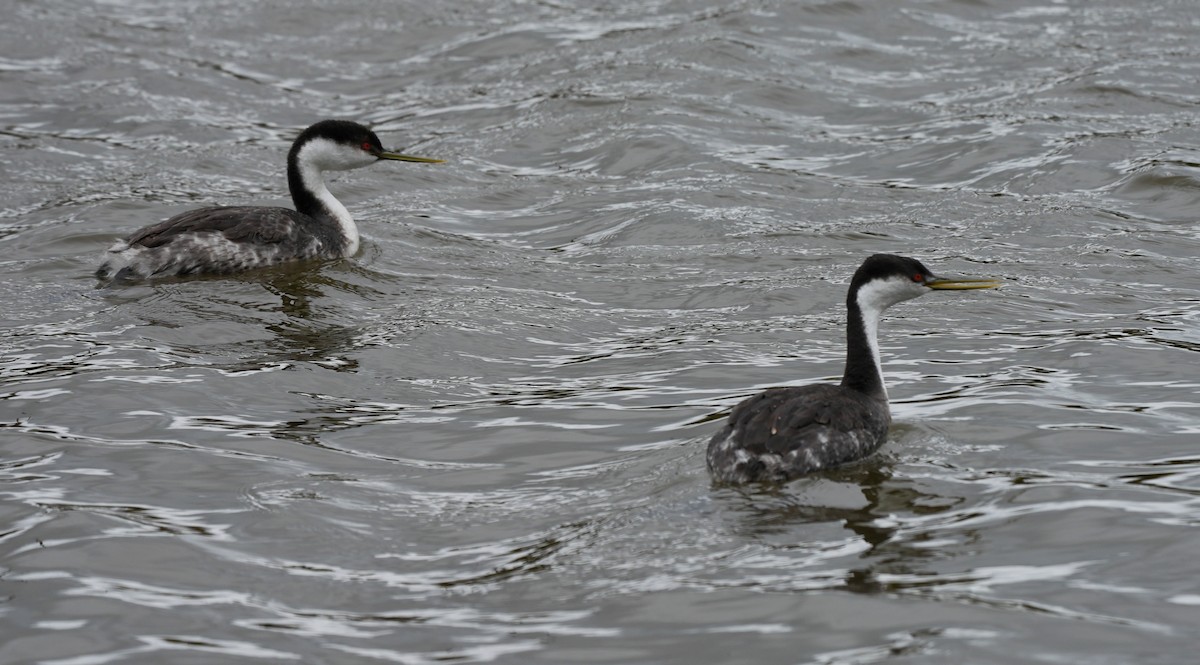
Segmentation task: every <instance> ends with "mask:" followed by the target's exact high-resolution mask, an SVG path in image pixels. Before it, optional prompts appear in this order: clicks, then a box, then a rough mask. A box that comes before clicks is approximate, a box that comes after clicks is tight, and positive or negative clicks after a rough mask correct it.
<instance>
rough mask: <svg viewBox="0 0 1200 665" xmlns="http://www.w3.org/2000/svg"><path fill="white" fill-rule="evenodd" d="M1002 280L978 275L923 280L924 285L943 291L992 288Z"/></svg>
mask: <svg viewBox="0 0 1200 665" xmlns="http://www.w3.org/2000/svg"><path fill="white" fill-rule="evenodd" d="M1001 283H1002V282H1001V281H1000V280H998V279H989V278H978V277H934V276H932V275H930V276H929V278H928V279H926V280H925V286H928V287H929V288H931V289H938V290H943V291H965V290H967V289H994V288H997V287H999V286H1000V284H1001Z"/></svg>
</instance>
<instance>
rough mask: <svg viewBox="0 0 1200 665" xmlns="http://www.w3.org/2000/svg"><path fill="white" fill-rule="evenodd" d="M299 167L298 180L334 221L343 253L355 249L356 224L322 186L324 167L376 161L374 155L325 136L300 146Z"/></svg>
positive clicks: (341, 168) (348, 166) (349, 166)
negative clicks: (340, 237) (335, 141)
mask: <svg viewBox="0 0 1200 665" xmlns="http://www.w3.org/2000/svg"><path fill="white" fill-rule="evenodd" d="M296 160H297V163H298V165H299V167H300V180H301V182H303V184H304V188H305V189H307V190H308V191H309V192H311V193H312V195H313V196H314V197H316V199H317V200H318V201H320V202H321V205H322V206H323V207H324V208H325V210H326V212H328V213H329V216H330V217H332V218H333V220H334V221H335V222H337V225H338V229H339V230H340V231H341V233H342V236H343V237H345V239H346V250H345V254H346V256H352V255H354V254H356V253H358V247H359V240H360V239H359V235H358V225H356V224H355V223H354V218H353V217H351V216H350V211H349V210H347V209H346V206H344V205H342V202H341V201H338V200H337V198H336V197H334V195H333V194H332V193H330V191H329V188H328V187H326V186H325V178H324V175H323V174H324V172H325V171H344V170H347V169H356V168H359V167H361V166H367V165H369V164H373V163H375V161H376V159H375V157H374V156H373V155H370V154H367V153H365V152H363V151H361V150H358V149H357V148H352V147H348V146H343V145H339V144H337V143H334V142H333V141H329V140H326V139H314V140H313V141H310V142H308V143H306V144H305V145H304V146H303V147H301V148H300V152H299V153H297V155H296Z"/></svg>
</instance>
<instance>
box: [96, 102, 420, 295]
mask: <svg viewBox="0 0 1200 665" xmlns="http://www.w3.org/2000/svg"><path fill="white" fill-rule="evenodd" d="M385 159H387V160H398V161H409V162H427V163H436V162H440V161H441V160H437V159H429V158H427V157H413V156H411V155H401V154H398V153H393V152H385V151H384V150H383V148H382V146H381V145H380V142H379V137H378V136H376V135H375V133H374V132H372V131H371V130H370V129H367V128H366V127H364V126H362V125H360V124H358V123H354V122H350V121H346V120H322V121H321V122H318V123H316V124H314V125H312V126H311V127H309V128H308V129H306V130H304V131H303V132H301V133H300V136H299V137H297V138H296V141H295V142H294V143H293V144H292V149H291V151H290V152H289V153H288V168H287V175H288V189H289V190H290V192H291V195H292V201H293V203H294V204H295V206H296V209H295V210H292V209H289V208H279V207H263V206H220V207H210V208H200V209H198V210H190V211H188V212H184V213H181V214H179V215H176V216H174V217H172V218H170V219H168V220H166V221H164V222H160V223H158V224H154V225H152V226H148V227H146V228H143V229H140V230H138V231H135V232H134V233H133V234H132V235H130V236H129V237H127V238H125V239H124V240H120V241H117V242H116V243H115V244H114V245H113V246H112V247H110V248H109V249H108V251H107V253H106V254H105V257H104V260H103V262H102V263H101V265H100V268H99V269H97V271H96V277H97V278H99V279H102V280H108V279H112V280H114V281H132V280H138V279H147V278H151V277H169V276H186V275H194V274H205V273H207V274H227V273H233V272H239V271H242V270H249V269H251V268H260V267H265V266H271V265H276V264H279V263H283V262H286V261H300V260H306V259H318V258H320V259H333V258H341V257H347V256H353V255H354V254H355V253H356V252H358V248H359V234H358V227H357V226H356V225H355V223H354V218H353V217H351V216H350V212H349V211H348V210H347V209H346V207H345V206H344V205H342V203H341V202H340V201H338V200H337V198H335V197H334V196H333V194H332V193H330V191H329V188H328V187H326V186H325V179H324V177H323V174H324V173H325V172H326V171H335V170H347V169H355V168H361V167H363V166H368V165H370V164H374V163H375V162H377V161H380V160H385Z"/></svg>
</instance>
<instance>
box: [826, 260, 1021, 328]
mask: <svg viewBox="0 0 1200 665" xmlns="http://www.w3.org/2000/svg"><path fill="white" fill-rule="evenodd" d="M997 286H1000V282H999V281H997V280H994V279H976V278H953V279H952V278H946V277H938V276H937V275H934V274H933V273H932V272H930V270H929V269H928V268H926V267H925V266H924V265H922V264H921V262H920V261H918V260H916V259H911V258H908V257H905V256H896V255H895V254H875V255H874V256H871V257H869V258H868V259H867V260H866V261H863V264H862V265H861V266H859V267H858V270H857V271H855V273H854V277H853V279H851V280H850V290H849V299H851V300H854V301H855V302H857V304H858V306H859V307H861V308H862V310H863V312H864V313H867V312H870V313H874V314H878V313H880V312H882V311H883V310H885V309H887V308H888V307H891V306H892V305H895V304H896V303H898V302H903V301H905V300H911V299H912V298H916V297H917V296H922V295H925V294H926V293H929V292H930V291H933V290H966V289H994V288H996V287H997Z"/></svg>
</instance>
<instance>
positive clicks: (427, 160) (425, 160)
mask: <svg viewBox="0 0 1200 665" xmlns="http://www.w3.org/2000/svg"><path fill="white" fill-rule="evenodd" d="M375 156H376V157H378V158H380V159H394V160H396V161H398V162H420V163H422V164H444V163H446V160H444V159H434V158H432V157H417V156H414V155H402V154H400V153H398V152H381V153H377V154H376V155H375Z"/></svg>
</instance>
